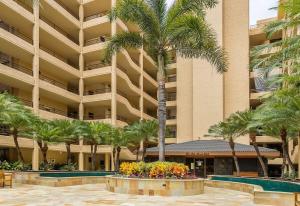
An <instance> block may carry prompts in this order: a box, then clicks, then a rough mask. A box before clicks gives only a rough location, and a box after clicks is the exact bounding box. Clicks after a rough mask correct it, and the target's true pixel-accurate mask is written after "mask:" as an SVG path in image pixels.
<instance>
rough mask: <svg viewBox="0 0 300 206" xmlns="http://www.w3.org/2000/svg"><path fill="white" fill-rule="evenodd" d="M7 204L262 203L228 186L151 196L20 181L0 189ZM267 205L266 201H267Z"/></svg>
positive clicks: (2, 201)
mask: <svg viewBox="0 0 300 206" xmlns="http://www.w3.org/2000/svg"><path fill="white" fill-rule="evenodd" d="M0 205H5V206H23V205H27V206H34V205H36V206H53V205H55V206H61V205H62V206H96V205H97V206H98V205H101V206H116V205H118V206H170V205H171V206H263V205H255V204H253V202H252V199H251V195H249V194H247V193H241V192H236V191H232V190H225V189H215V188H206V189H205V194H203V195H197V196H189V197H149V196H136V195H122V194H114V193H111V192H107V191H106V190H105V185H104V184H95V185H81V186H71V187H61V188H54V187H45V186H33V185H17V186H15V187H14V188H12V189H10V188H5V189H0ZM264 206H265V205H264Z"/></svg>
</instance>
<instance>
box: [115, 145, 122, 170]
mask: <svg viewBox="0 0 300 206" xmlns="http://www.w3.org/2000/svg"><path fill="white" fill-rule="evenodd" d="M120 153H121V147H117V154H116V171H119V167H120Z"/></svg>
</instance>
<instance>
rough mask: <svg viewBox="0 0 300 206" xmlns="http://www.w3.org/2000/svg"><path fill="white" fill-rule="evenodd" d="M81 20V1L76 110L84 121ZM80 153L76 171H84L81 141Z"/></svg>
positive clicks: (80, 142) (81, 141) (81, 9)
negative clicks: (78, 98) (77, 102)
mask: <svg viewBox="0 0 300 206" xmlns="http://www.w3.org/2000/svg"><path fill="white" fill-rule="evenodd" d="M83 19H84V9H83V4H82V1H81V2H80V5H79V21H80V30H79V46H80V54H79V71H80V79H79V96H80V103H79V108H78V110H79V111H78V114H79V120H83V119H84V105H83V102H82V99H83V92H84V81H83V71H84V57H83V52H82V49H83V46H84V33H83ZM79 145H80V151H79V154H78V169H79V171H83V170H84V154H83V151H82V150H83V140H82V139H81V140H80V141H79Z"/></svg>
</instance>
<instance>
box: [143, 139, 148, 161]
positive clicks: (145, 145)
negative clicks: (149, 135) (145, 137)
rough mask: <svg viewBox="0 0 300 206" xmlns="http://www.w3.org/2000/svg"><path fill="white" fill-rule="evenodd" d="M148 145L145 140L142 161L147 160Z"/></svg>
mask: <svg viewBox="0 0 300 206" xmlns="http://www.w3.org/2000/svg"><path fill="white" fill-rule="evenodd" d="M147 147H148V145H147V144H146V142H144V144H143V153H142V161H145V156H146V149H147Z"/></svg>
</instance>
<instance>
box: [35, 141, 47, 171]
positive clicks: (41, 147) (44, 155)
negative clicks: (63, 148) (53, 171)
mask: <svg viewBox="0 0 300 206" xmlns="http://www.w3.org/2000/svg"><path fill="white" fill-rule="evenodd" d="M37 143H38V145H39V147H40V150H41V152H42V156H43V163H44V170H45V171H48V160H47V151H48V145H47V143H44V145H43V144H42V142H41V141H37Z"/></svg>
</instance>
